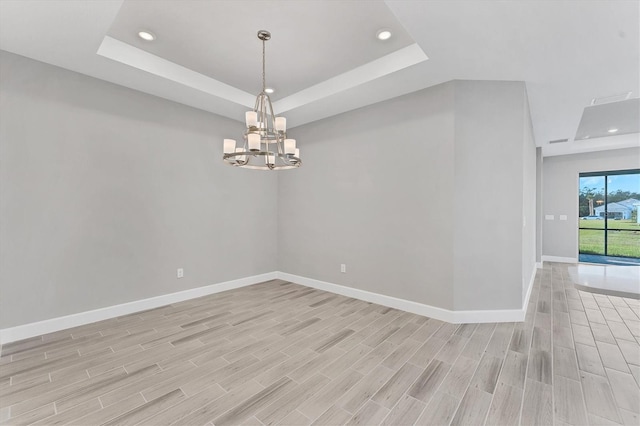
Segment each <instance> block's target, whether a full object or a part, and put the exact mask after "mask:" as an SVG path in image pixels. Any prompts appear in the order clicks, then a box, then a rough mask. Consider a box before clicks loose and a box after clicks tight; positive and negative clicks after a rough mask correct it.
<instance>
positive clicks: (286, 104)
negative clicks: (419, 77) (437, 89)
mask: <svg viewBox="0 0 640 426" xmlns="http://www.w3.org/2000/svg"><path fill="white" fill-rule="evenodd" d="M97 54H98V55H100V56H102V57H105V58H108V59H111V60H114V61H116V62H119V63H122V64H125V65H128V66H130V67H133V68H136V69H139V70H141V71H145V72H148V73H150V74H153V75H155V76H158V77H161V78H164V79H166V80H169V81H171V82H174V83H178V84H181V85H183V86H186V87H189V88H192V89H196V90H199V91H201V92H203V93H206V94H208V95H212V96H216V97H218V98H221V99H224V100H227V101H230V102H233V103H236V104H239V105H242V106H245V107H247V108H253V106H254V104H255V95H252V94H250V93H247V92H245V91H243V90H240V89H238V88H236V87H233V86H230V85H228V84H225V83H223V82H221V81H219V80H216V79H214V78H211V77H208V76H206V75H204V74H201V73H199V72H196V71H193V70H191V69H189V68H186V67H183V66H181V65H178V64H176V63H174V62H171V61H168V60H166V59H163V58H161V57H159V56H156V55H154V54H152V53H149V52H146V51H144V50H142V49H139V48H137V47H135V46H132V45H130V44H127V43H124V42H122V41H120V40H117V39H115V38H112V37H109V36H105V38H104V40H103V41H102V43H101V44H100V47H99V48H98V51H97ZM428 59H429V57H428V56H427V55H426V54H425V53H424V52H423V51H422V49H421V48H420V46H418V45H417V44H412V45H410V46H407V47H404V48H402V49H399V50H396V51H395V52H392V53H390V54H388V55H385V56H383V57H381V58H378V59H375V60H373V61H371V62H369V63H366V64H364V65H361V66H359V67H357V68H354V69H352V70H349V71H347V72H345V73H342V74H340V75H337V76H335V77H332V78H330V79H328V80H325V81H323V82H321V83H318V84H316V85H314V86H311V87H308V88H306V89H303V90H301V91H299V92H297V93H294V94H292V95H289V96H287V97H286V98H283V99H280V100H278V101H276V102H274V105H273V106H274V109H275V110H276V112H277V113H278V114H281V113H284V112H287V111H291V110H293V109H296V108H300V107H303V106H305V105H308V104H312V103H314V102H317V101H320V100H322V99H326V98H328V97H330V96H333V95H335V94H338V93H341V92H344V91H346V90H348V89H351V88H354V87H357V86H360V85H362V84H365V83H368V82H371V81H374V80H377V79H379V78H382V77H384V76H387V75H389V74H393V73H395V72H397V71H400V70H403V69H405V68H408V67H410V66H413V65H416V64H419V63H421V62H424V61H426V60H428ZM243 117H244V116H242V117H240V116H238V119H241V118H243Z"/></svg>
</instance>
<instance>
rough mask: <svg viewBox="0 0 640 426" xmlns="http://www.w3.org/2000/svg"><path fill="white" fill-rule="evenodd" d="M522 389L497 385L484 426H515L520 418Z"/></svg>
mask: <svg viewBox="0 0 640 426" xmlns="http://www.w3.org/2000/svg"><path fill="white" fill-rule="evenodd" d="M523 392H524V391H523V389H521V388H514V387H512V386H509V385H506V384H504V383H499V384H498V386H497V387H496V389H495V392H494V395H493V400H492V402H491V407H490V408H489V414H488V415H487V420H486V424H488V425H515V424H518V420H519V418H520V407H521V406H522V397H523Z"/></svg>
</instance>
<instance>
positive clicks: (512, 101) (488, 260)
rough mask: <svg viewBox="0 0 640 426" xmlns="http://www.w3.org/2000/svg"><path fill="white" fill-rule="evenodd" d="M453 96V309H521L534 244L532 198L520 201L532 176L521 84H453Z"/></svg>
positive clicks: (532, 157)
mask: <svg viewBox="0 0 640 426" xmlns="http://www.w3.org/2000/svg"><path fill="white" fill-rule="evenodd" d="M455 91H456V97H455V161H454V168H455V192H454V202H453V205H454V206H455V211H454V217H455V225H454V253H453V257H454V286H453V287H454V309H455V310H476V309H518V308H521V307H522V293H523V292H522V287H523V285H522V284H523V280H524V276H523V274H524V273H525V272H526V274H527V275H530V273H531V270H532V267H528V266H527V268H526V269H528V270H526V271H525V268H524V267H523V258H524V256H525V255H526V256H527V258H528V260H527V263H530V262H533V261H534V258H533V256H534V253H533V248H532V247H533V246H532V245H533V244H535V237H533V240H532V239H531V238H530V236H529V230H530V229H535V226H534V220H533V218H534V217H535V210H532V209H534V208H535V207H534V206H531V200H530V199H529V196H531V195H532V193H530V194H528V196H527V197H526V203H525V198H524V197H523V193H524V192H525V191H526V190H531V191H533V190H532V189H529V187H530V186H531V178H532V177H533V179H535V168H533V170H532V167H531V161H535V146H534V145H533V141H532V138H531V130H530V127H529V126H530V124H529V113H528V109H527V108H525V107H526V106H527V104H528V102H527V98H526V92H525V86H524V83H521V82H490V81H457V82H456V86H455ZM525 146H526V148H527V149H526V150H525ZM525 160H526V161H525ZM532 173H533V174H532ZM525 175H526V181H525ZM525 183H526V185H525ZM533 185H535V181H534V182H533ZM534 203H535V201H534ZM525 204H526V207H527V210H526V214H525ZM525 216H526V217H527V218H528V219H529V220H528V221H527V228H526V229H525V228H523V220H524V218H525ZM525 231H526V232H527V234H526V241H525V240H524V239H523V238H524V237H525ZM525 248H526V250H525ZM529 258H530V259H529ZM496 271H500V272H499V273H496Z"/></svg>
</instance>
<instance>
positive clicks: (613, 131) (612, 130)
mask: <svg viewBox="0 0 640 426" xmlns="http://www.w3.org/2000/svg"><path fill="white" fill-rule="evenodd" d="M607 131H608V132H609V133H615V132H617V131H618V129H609V130H607Z"/></svg>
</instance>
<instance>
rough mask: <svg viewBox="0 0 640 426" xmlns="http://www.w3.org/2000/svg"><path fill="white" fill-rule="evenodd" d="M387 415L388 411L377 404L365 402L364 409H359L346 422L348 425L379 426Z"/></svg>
mask: <svg viewBox="0 0 640 426" xmlns="http://www.w3.org/2000/svg"><path fill="white" fill-rule="evenodd" d="M388 414H389V409H388V408H385V407H383V406H381V405H380V404H377V403H375V402H373V401H369V402H367V403H366V404H365V405H364V407H362V408H361V409H360V411H358V412H357V413H356V414H354V416H353V417H351V418H350V419H349V421H348V422H347V424H348V425H362V426H368V425H377V424H381V423H382V420H383V419H384V418H385V417H386V416H387V415H388Z"/></svg>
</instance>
